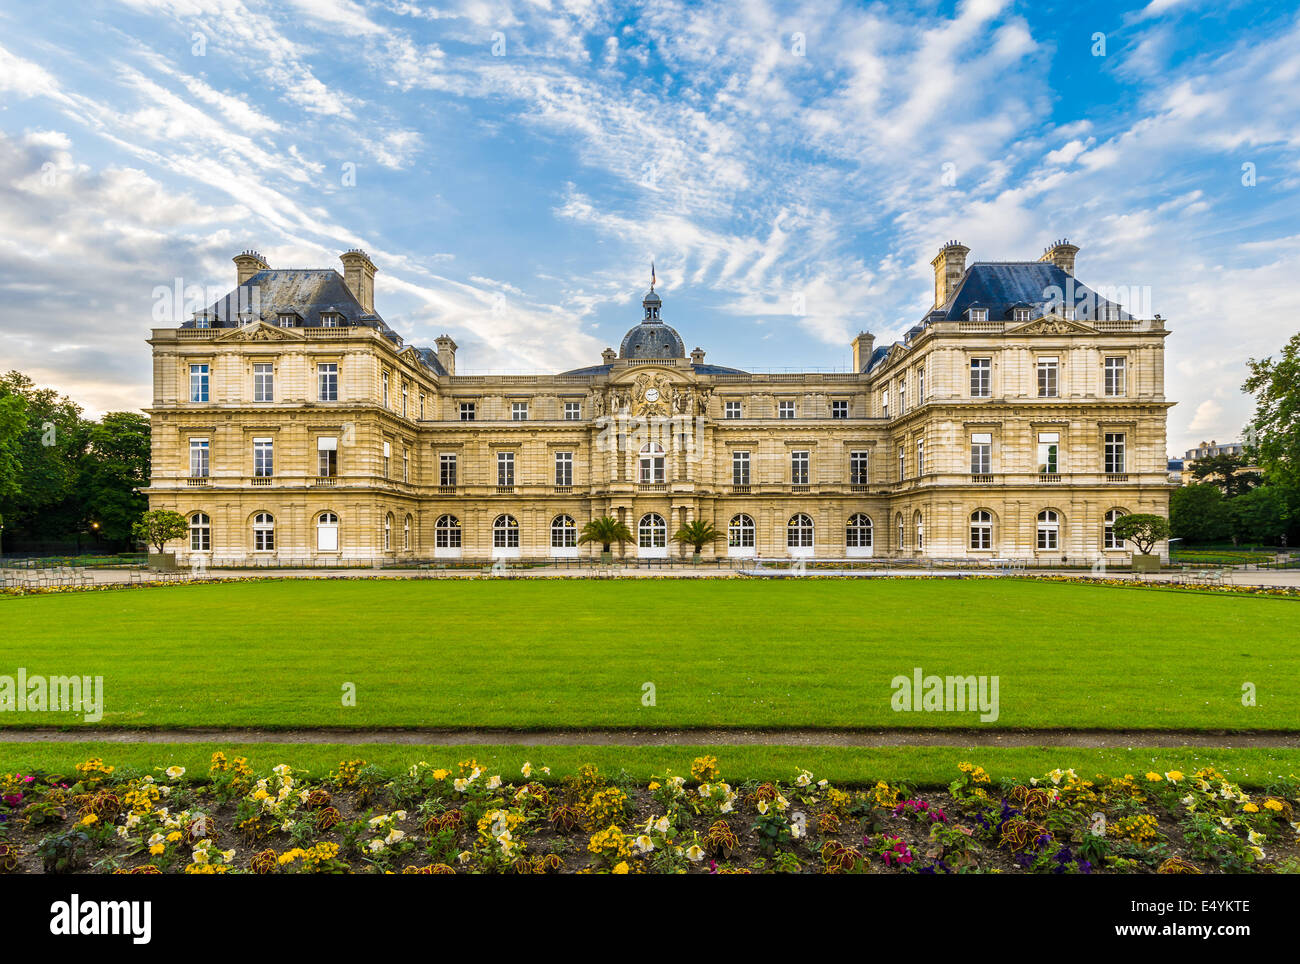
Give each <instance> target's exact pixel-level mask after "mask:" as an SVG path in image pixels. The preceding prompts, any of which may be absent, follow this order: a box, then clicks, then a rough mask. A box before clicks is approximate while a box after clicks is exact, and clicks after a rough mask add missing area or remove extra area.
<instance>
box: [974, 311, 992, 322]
mask: <svg viewBox="0 0 1300 964" xmlns="http://www.w3.org/2000/svg"><path fill="white" fill-rule="evenodd" d="M970 320H971V321H988V320H989V310H988V309H987V308H972V309H971V310H970Z"/></svg>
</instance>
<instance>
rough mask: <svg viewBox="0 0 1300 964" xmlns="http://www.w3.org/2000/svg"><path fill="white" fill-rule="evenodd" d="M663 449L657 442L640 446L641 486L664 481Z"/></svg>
mask: <svg viewBox="0 0 1300 964" xmlns="http://www.w3.org/2000/svg"><path fill="white" fill-rule="evenodd" d="M664 460H665V456H664V447H663V446H662V445H660V444H659V443H658V442H647V443H646V444H645V445H643V446H641V475H640V480H641V482H642V483H643V484H646V483H655V482H662V481H664V464H665V461H664Z"/></svg>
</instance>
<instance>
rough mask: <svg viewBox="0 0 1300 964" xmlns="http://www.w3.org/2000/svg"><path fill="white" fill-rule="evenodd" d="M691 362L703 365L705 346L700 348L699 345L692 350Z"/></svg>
mask: <svg viewBox="0 0 1300 964" xmlns="http://www.w3.org/2000/svg"><path fill="white" fill-rule="evenodd" d="M691 364H692V365H703V364H704V349H703V348H698V347H697V348H696V349H695V350H694V351H693V352H691Z"/></svg>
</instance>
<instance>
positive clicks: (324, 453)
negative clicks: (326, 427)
mask: <svg viewBox="0 0 1300 964" xmlns="http://www.w3.org/2000/svg"><path fill="white" fill-rule="evenodd" d="M316 474H317V475H319V476H320V477H321V478H323V479H330V478H333V477H334V476H336V475H338V474H339V440H338V438H337V436H333V435H322V436H319V437H318V438H317V439H316Z"/></svg>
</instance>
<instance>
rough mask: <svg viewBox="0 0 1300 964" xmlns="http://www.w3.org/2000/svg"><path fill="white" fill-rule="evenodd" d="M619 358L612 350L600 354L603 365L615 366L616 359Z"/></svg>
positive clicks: (607, 349)
mask: <svg viewBox="0 0 1300 964" xmlns="http://www.w3.org/2000/svg"><path fill="white" fill-rule="evenodd" d="M617 357H618V355H617V354H616V353H615V352H614V349H612V348H606V349H605V350H604V351H602V352H601V353H600V361H601V364H603V365H612V364H614V359H615V358H617Z"/></svg>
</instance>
